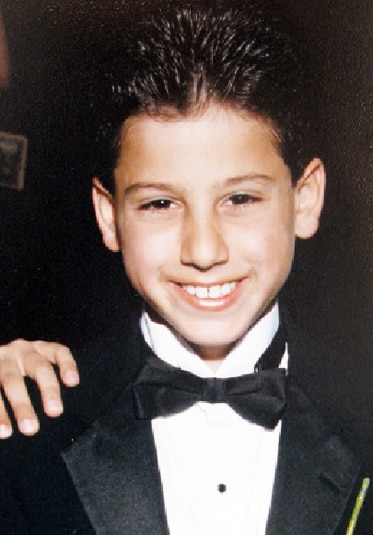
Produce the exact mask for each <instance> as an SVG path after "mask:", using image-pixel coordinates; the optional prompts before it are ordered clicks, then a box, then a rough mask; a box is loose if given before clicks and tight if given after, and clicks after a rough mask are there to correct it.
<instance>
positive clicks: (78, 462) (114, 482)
mask: <svg viewBox="0 0 373 535" xmlns="http://www.w3.org/2000/svg"><path fill="white" fill-rule="evenodd" d="M128 398H129V396H128V393H125V394H123V395H122V398H121V399H120V400H118V401H117V402H116V403H115V405H114V406H112V407H111V408H110V409H109V411H108V412H107V413H106V414H105V415H104V416H103V417H102V418H100V419H98V420H96V422H94V424H93V425H92V426H91V427H90V428H89V429H88V431H87V432H85V433H84V434H83V435H82V436H81V437H80V438H79V439H78V440H77V441H76V442H75V443H74V444H73V445H72V446H71V447H70V448H69V449H67V450H65V451H64V453H63V454H62V455H63V459H64V461H65V463H66V465H67V468H68V470H69V472H70V475H71V477H72V479H73V481H74V484H75V487H76V490H77V493H78V495H79V497H80V499H81V502H82V504H83V507H84V509H85V511H86V513H87V515H88V517H89V519H90V522H91V524H92V526H93V528H94V529H95V531H96V533H97V534H98V535H144V534H145V533H149V534H150V533H151V534H152V535H167V534H168V528H167V522H166V516H165V511H164V503H163V495H162V487H161V482H160V476H159V472H158V465H157V459H156V451H155V446H154V441H153V435H152V430H151V424H150V422H138V421H135V420H133V419H132V418H131V417H130V416H129V413H128V407H129V406H130V400H129V399H128ZM130 412H131V410H130Z"/></svg>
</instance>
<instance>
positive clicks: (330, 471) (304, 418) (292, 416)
mask: <svg viewBox="0 0 373 535" xmlns="http://www.w3.org/2000/svg"><path fill="white" fill-rule="evenodd" d="M287 400H288V401H287V403H288V406H287V410H286V412H285V414H284V418H283V423H282V431H281V437H280V446H279V458H278V465H277V471H276V478H275V485H274V490H273V497H272V505H271V511H270V515H269V519H268V525H267V530H266V535H279V533H281V535H299V534H302V535H315V534H316V533H320V534H322V535H332V534H333V535H334V534H335V533H336V532H337V529H338V526H339V524H340V522H341V519H342V517H343V513H344V511H345V509H346V507H347V504H348V502H349V498H350V495H351V493H352V491H353V488H354V486H355V484H356V481H357V477H358V473H359V465H358V463H357V462H356V461H355V459H354V457H353V456H352V454H351V453H350V451H349V450H348V449H347V448H346V447H345V446H344V445H343V444H342V443H341V441H340V440H339V439H338V438H337V436H336V435H333V434H332V433H331V431H330V430H329V429H328V427H327V426H326V425H325V423H324V422H323V420H322V419H321V418H320V417H319V415H318V414H317V412H316V411H315V410H314V408H313V406H312V404H311V402H310V401H309V399H308V398H307V397H306V396H305V395H304V394H303V392H302V391H301V390H300V388H298V386H297V385H296V384H295V382H294V380H293V379H291V378H289V392H288V397H287Z"/></svg>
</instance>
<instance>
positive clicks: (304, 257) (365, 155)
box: [0, 0, 373, 379]
mask: <svg viewBox="0 0 373 535" xmlns="http://www.w3.org/2000/svg"><path fill="white" fill-rule="evenodd" d="M130 2H131V0H128V2H127V3H130ZM273 4H274V5H276V7H277V8H279V11H280V13H282V15H283V16H284V17H285V18H287V19H288V20H289V21H290V23H291V25H292V26H293V28H294V30H293V31H294V35H295V38H296V39H297V40H299V43H300V45H301V47H302V50H303V53H304V56H305V58H306V59H307V64H308V66H309V71H310V73H311V74H312V76H313V79H314V82H315V111H317V114H318V117H319V121H318V124H317V135H318V138H319V141H320V154H321V156H322V157H323V159H324V161H325V164H326V168H327V172H328V187H327V199H326V206H325V210H324V214H323V217H322V222H321V229H320V231H319V233H318V234H317V236H316V237H315V238H313V239H312V240H310V241H307V242H302V243H299V244H298V245H297V251H296V258H295V264H294V269H293V273H292V275H291V277H290V280H289V283H288V285H287V288H286V293H287V298H288V301H289V304H290V307H291V308H292V309H293V310H296V312H297V316H298V317H299V319H300V321H301V323H303V324H304V326H305V328H306V329H308V330H309V331H310V332H311V333H313V334H314V335H315V336H316V337H317V338H320V339H321V340H324V341H325V342H327V343H331V344H332V345H333V346H334V347H335V348H336V349H337V351H338V352H339V353H340V356H341V359H343V360H344V361H347V362H349V361H350V360H351V362H352V361H353V362H354V366H358V368H359V370H361V374H362V376H364V378H365V379H366V378H367V377H368V378H369V379H370V378H372V379H373V364H371V363H370V360H369V359H370V358H372V357H373V351H372V347H373V345H372V342H373V336H372V330H373V306H372V305H373V298H372V295H373V292H372V290H373V273H372V245H373V210H372V201H373V180H372V140H373V135H372V134H373V132H372V109H373V106H372V78H373V57H372V54H373V52H372V51H373V47H372V45H373V43H372V36H373V31H372V28H373V3H372V1H371V0H343V1H341V0H334V1H333V0H332V1H330V0H329V1H327V0H297V1H296V2H294V0H276V1H275V0H274V1H273ZM118 5H119V2H117V1H115V0H110V1H102V0H96V1H92V0H0V6H1V11H2V14H3V19H4V22H5V26H6V31H7V36H8V41H9V48H10V56H11V80H10V86H9V89H8V90H7V91H5V90H2V91H1V93H0V106H1V109H0V130H8V131H11V132H13V133H21V134H25V135H27V136H28V138H29V153H28V164H27V174H26V179H25V188H24V190H23V191H13V190H7V189H5V188H0V239H1V252H0V276H1V283H0V341H2V342H5V341H7V340H9V339H12V338H13V337H16V336H23V337H28V338H49V339H58V340H62V341H66V342H69V343H72V342H74V343H75V342H76V341H78V340H79V341H80V340H84V339H86V338H88V337H89V336H91V335H92V334H94V333H95V332H97V331H99V330H101V329H103V328H105V327H106V326H107V325H108V324H110V323H111V321H112V320H113V318H114V316H115V314H118V313H119V312H120V310H122V308H123V303H127V302H128V297H127V292H126V291H125V280H124V275H123V273H122V269H121V263H120V259H119V258H118V257H115V255H112V254H111V253H109V252H107V251H106V250H105V249H104V246H103V245H102V244H101V240H100V237H99V234H98V231H97V230H96V226H95V222H94V217H93V212H92V209H91V204H90V176H89V147H90V143H89V141H90V138H89V125H90V122H91V119H92V117H91V114H92V111H90V110H88V109H87V106H86V103H85V101H84V97H83V95H82V94H80V91H79V84H80V75H81V74H82V71H83V70H84V58H85V57H86V56H87V54H94V51H95V47H96V46H97V47H98V46H99V43H100V42H101V40H104V39H105V38H106V37H107V38H108V39H109V38H110V28H112V27H113V26H112V25H113V24H114V25H115V21H116V8H117V6H118ZM113 302H114V306H113ZM300 303H302V305H301V306H300V305H299V304H300Z"/></svg>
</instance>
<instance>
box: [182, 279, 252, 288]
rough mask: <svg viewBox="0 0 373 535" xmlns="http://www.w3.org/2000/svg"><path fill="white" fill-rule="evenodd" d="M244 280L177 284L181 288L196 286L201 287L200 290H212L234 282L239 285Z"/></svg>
mask: <svg viewBox="0 0 373 535" xmlns="http://www.w3.org/2000/svg"><path fill="white" fill-rule="evenodd" d="M241 280H242V278H237V279H229V280H224V281H218V282H217V281H214V282H190V281H188V282H177V283H176V284H178V285H179V286H196V287H199V288H211V287H212V286H223V285H224V284H231V283H232V282H234V283H237V284H238V283H239V282H241Z"/></svg>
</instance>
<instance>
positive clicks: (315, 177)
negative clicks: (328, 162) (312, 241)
mask: <svg viewBox="0 0 373 535" xmlns="http://www.w3.org/2000/svg"><path fill="white" fill-rule="evenodd" d="M325 183H326V175H325V168H324V165H323V163H322V161H321V160H319V159H318V158H314V159H313V160H312V161H311V162H310V163H309V164H308V165H307V167H306V168H305V170H304V172H303V174H302V176H301V177H300V179H299V180H298V182H297V184H296V186H295V234H296V236H297V237H298V238H301V239H306V238H310V237H311V236H313V235H314V234H315V232H316V231H317V229H318V227H319V219H320V215H321V211H322V207H323V204H324V191H325Z"/></svg>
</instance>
